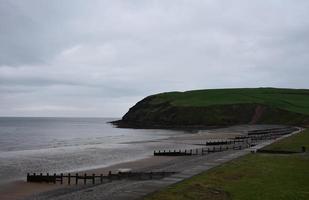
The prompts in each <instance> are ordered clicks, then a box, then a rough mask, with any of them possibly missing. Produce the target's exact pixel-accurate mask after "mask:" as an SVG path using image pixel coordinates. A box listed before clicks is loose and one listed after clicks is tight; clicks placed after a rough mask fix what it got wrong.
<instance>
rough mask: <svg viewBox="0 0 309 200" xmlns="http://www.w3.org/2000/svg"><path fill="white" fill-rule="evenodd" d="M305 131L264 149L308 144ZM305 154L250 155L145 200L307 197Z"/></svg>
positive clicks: (300, 199)
mask: <svg viewBox="0 0 309 200" xmlns="http://www.w3.org/2000/svg"><path fill="white" fill-rule="evenodd" d="M308 135H309V131H308V130H307V131H304V132H302V133H301V134H298V135H295V136H293V137H291V138H288V139H285V140H283V141H280V142H279V143H277V144H273V145H271V146H270V147H268V148H272V149H276V148H280V149H282V150H288V149H291V148H292V149H293V148H300V146H299V145H302V146H308V145H309V140H308ZM308 169H309V155H308V153H307V154H289V155H274V154H250V155H247V156H244V157H241V158H239V159H236V160H233V161H231V162H228V163H226V164H223V165H221V166H219V167H216V168H213V169H211V170H209V171H207V172H204V173H202V174H200V175H197V176H194V177H192V178H190V179H188V180H185V181H183V182H181V183H178V184H175V185H172V186H171V187H168V188H166V189H164V190H162V191H159V192H156V193H153V194H151V195H149V196H147V197H145V200H176V199H177V200H187V199H197V200H198V199H204V200H207V199H211V200H227V199H237V200H248V199H250V200H260V199H263V200H268V199H269V200H276V199H282V200H285V199H286V200H290V199H291V200H294V199H295V200H296V199H297V200H307V199H309V173H308Z"/></svg>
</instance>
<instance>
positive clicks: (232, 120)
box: [115, 88, 309, 128]
mask: <svg viewBox="0 0 309 200" xmlns="http://www.w3.org/2000/svg"><path fill="white" fill-rule="evenodd" d="M115 123H116V124H117V125H118V126H120V127H135V128H168V127H170V128H178V127H209V126H226V125H235V124H288V125H308V124H309V90H305V89H276V88H244V89H212V90H194V91H186V92H168V93H161V94H157V95H151V96H148V97H146V98H145V99H143V100H141V101H140V102H138V103H137V104H136V105H135V106H133V107H132V108H130V110H129V111H128V112H127V113H126V114H125V115H124V116H123V118H122V120H119V121H117V122H115Z"/></svg>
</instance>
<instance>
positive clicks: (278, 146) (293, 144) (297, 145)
mask: <svg viewBox="0 0 309 200" xmlns="http://www.w3.org/2000/svg"><path fill="white" fill-rule="evenodd" d="M302 146H304V147H306V149H307V150H309V130H307V131H304V132H302V133H300V134H297V135H293V136H291V137H288V138H285V139H282V140H280V141H278V142H276V143H273V144H271V145H269V146H267V147H265V148H263V149H265V150H275V151H283V150H284V151H295V152H297V151H300V150H301V147H302Z"/></svg>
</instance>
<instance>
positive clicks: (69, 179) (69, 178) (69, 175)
mask: <svg viewBox="0 0 309 200" xmlns="http://www.w3.org/2000/svg"><path fill="white" fill-rule="evenodd" d="M68 184H69V185H71V174H70V173H69V174H68Z"/></svg>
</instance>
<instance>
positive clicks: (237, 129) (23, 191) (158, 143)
mask: <svg viewBox="0 0 309 200" xmlns="http://www.w3.org/2000/svg"><path fill="white" fill-rule="evenodd" d="M267 127H269V126H267ZM263 128H265V126H256V125H255V126H247V125H244V126H234V127H229V128H221V129H213V130H201V131H196V132H195V133H192V134H185V135H184V134H181V135H180V136H172V137H169V138H167V139H162V140H155V141H144V143H149V144H150V146H153V147H154V148H155V147H156V148H157V149H162V148H164V147H166V146H173V145H174V146H175V147H177V148H181V147H183V148H187V147H192V148H194V147H197V148H198V147H200V145H201V144H203V142H204V141H206V140H210V139H226V138H232V137H235V136H239V135H242V134H244V133H246V131H248V130H253V129H263ZM131 143H132V142H131ZM167 144H168V145H167ZM218 156H219V157H220V154H218ZM194 159H197V158H194ZM194 159H192V157H191V158H190V156H189V157H162V156H157V157H154V156H148V157H146V158H143V159H138V160H132V161H129V162H120V163H118V164H113V165H110V166H107V167H102V168H97V169H91V170H83V171H79V172H78V173H87V174H93V173H94V174H102V173H103V174H106V173H108V171H112V172H117V171H118V170H119V169H130V170H132V171H156V170H164V169H167V170H171V169H179V170H183V169H186V167H187V166H186V164H185V163H186V162H188V163H191V164H192V162H197V161H196V160H194ZM199 159H201V158H199ZM188 166H190V165H189V164H188ZM72 173H76V172H75V171H72ZM85 187H89V186H88V185H86V186H83V185H78V186H75V185H72V186H68V185H67V184H63V185H60V184H58V183H57V184H44V183H40V184H38V183H27V182H25V181H22V180H21V181H15V182H12V183H10V184H6V185H4V186H2V187H1V189H0V199H3V200H5V199H8V200H18V199H33V198H34V197H37V196H40V194H44V193H48V192H49V193H53V191H65V190H74V191H78V190H81V189H83V188H85ZM56 193H57V192H56ZM43 196H44V195H43ZM38 199H40V198H38ZM42 199H44V198H42Z"/></svg>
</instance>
